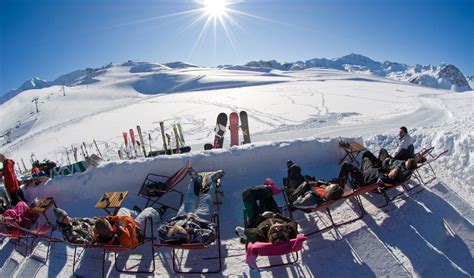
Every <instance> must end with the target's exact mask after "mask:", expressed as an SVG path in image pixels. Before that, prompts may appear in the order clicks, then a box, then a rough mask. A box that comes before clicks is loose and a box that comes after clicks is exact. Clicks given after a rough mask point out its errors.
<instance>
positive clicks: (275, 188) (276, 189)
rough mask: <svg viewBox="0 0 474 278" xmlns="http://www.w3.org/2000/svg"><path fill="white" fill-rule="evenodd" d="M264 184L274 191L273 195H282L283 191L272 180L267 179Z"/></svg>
mask: <svg viewBox="0 0 474 278" xmlns="http://www.w3.org/2000/svg"><path fill="white" fill-rule="evenodd" d="M264 184H265V185H266V186H268V187H270V188H271V189H272V193H273V195H278V194H280V193H281V189H280V187H279V186H278V184H276V183H274V182H273V181H272V179H270V178H266V179H265V182H264Z"/></svg>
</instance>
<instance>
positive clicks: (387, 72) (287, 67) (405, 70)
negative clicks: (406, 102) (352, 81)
mask: <svg viewBox="0 0 474 278" xmlns="http://www.w3.org/2000/svg"><path fill="white" fill-rule="evenodd" d="M112 66H114V65H113V64H108V65H106V66H103V67H100V68H86V69H83V70H76V71H73V72H71V73H68V74H65V75H61V76H59V77H58V78H56V79H55V80H53V81H46V80H44V79H42V78H40V77H35V78H33V79H31V80H27V81H25V82H24V83H23V84H22V85H21V86H20V87H18V88H17V89H14V90H11V91H9V92H7V93H6V94H4V95H3V96H1V97H0V104H2V103H5V102H6V101H8V100H9V99H11V98H13V97H14V96H16V95H18V94H19V93H21V92H23V91H26V90H31V89H41V88H46V87H50V86H54V85H64V86H77V85H87V84H92V83H95V82H97V81H98V79H97V77H98V76H100V75H101V74H103V73H105V72H107V70H108V69H109V68H111V67H112ZM121 66H132V69H131V71H130V72H131V73H134V72H149V71H154V70H171V69H182V68H196V67H199V66H197V65H193V64H189V63H185V62H172V63H167V64H163V65H162V64H154V63H147V62H134V61H128V62H126V63H123V64H121ZM218 68H220V69H232V70H250V71H263V72H270V71H271V70H273V69H276V70H281V71H298V70H305V69H309V68H329V69H336V70H341V71H347V72H356V73H366V74H373V75H377V76H382V77H386V78H390V79H394V80H399V81H402V82H409V83H413V84H418V85H421V86H427V87H432V88H438V89H445V90H452V91H455V92H464V91H470V90H472V88H471V85H470V84H469V83H470V82H471V84H472V82H473V80H474V77H473V76H465V75H464V74H463V73H462V72H461V71H460V70H459V69H458V68H457V67H456V66H454V65H451V64H448V65H446V64H442V65H440V66H432V65H426V66H422V65H418V64H417V65H414V66H410V65H407V64H402V63H397V62H390V61H385V62H377V61H374V60H372V59H371V58H369V57H366V56H363V55H360V54H354V53H352V54H349V55H346V56H343V57H341V58H334V59H326V58H314V59H311V60H307V61H297V62H285V63H280V62H278V61H276V60H270V61H262V60H259V61H251V62H248V63H247V64H245V65H243V66H234V65H225V66H219V67H218Z"/></svg>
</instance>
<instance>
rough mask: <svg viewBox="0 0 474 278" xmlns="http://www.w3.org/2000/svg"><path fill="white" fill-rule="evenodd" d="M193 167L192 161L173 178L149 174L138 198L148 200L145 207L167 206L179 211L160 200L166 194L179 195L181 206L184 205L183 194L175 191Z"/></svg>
mask: <svg viewBox="0 0 474 278" xmlns="http://www.w3.org/2000/svg"><path fill="white" fill-rule="evenodd" d="M190 166H191V161H188V162H187V163H186V164H185V165H183V167H181V168H180V169H179V170H178V171H177V172H176V173H174V174H173V175H172V176H165V175H159V174H148V175H147V176H146V178H145V180H144V181H143V184H142V187H141V188H140V190H139V191H138V196H141V197H143V198H145V199H147V202H146V204H145V207H153V206H154V205H155V204H160V205H162V206H167V207H168V208H170V209H173V210H176V211H178V209H177V208H174V207H170V206H168V205H165V204H163V203H161V202H160V201H159V200H160V198H161V197H163V195H165V193H168V192H174V193H176V194H178V195H179V205H178V207H179V206H180V205H181V204H182V203H183V193H181V192H179V191H177V190H175V189H173V188H174V187H175V186H176V185H178V184H179V183H180V182H181V181H182V180H183V179H184V178H185V177H186V175H187V173H188V168H189V167H190Z"/></svg>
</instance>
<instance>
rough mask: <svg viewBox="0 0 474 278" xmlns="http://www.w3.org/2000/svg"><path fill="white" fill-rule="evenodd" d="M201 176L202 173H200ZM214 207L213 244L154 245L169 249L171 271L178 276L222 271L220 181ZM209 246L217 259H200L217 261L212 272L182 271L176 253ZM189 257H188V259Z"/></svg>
mask: <svg viewBox="0 0 474 278" xmlns="http://www.w3.org/2000/svg"><path fill="white" fill-rule="evenodd" d="M200 174H202V173H200ZM214 195H215V199H214V205H215V206H216V208H217V211H216V212H214V214H213V215H212V218H211V222H213V223H215V224H216V242H213V243H211V244H202V243H190V244H169V243H164V242H161V243H155V244H154V246H155V247H158V248H159V247H164V248H170V249H171V250H172V260H173V270H174V272H176V273H180V274H208V273H209V274H211V273H220V272H221V270H222V253H221V232H220V221H219V207H220V204H221V203H222V202H221V201H220V200H219V196H222V195H223V192H222V191H221V180H220V179H219V180H218V181H217V184H216V187H215V190H214ZM211 245H214V246H215V248H216V249H217V253H218V256H217V257H207V258H202V259H203V260H217V261H218V263H219V265H218V267H216V269H214V270H207V271H193V270H190V271H185V270H183V267H182V260H181V261H179V258H178V251H181V254H183V253H184V251H185V250H187V251H188V253H189V252H192V251H195V250H205V249H209V248H211ZM189 257H190V256H188V258H189Z"/></svg>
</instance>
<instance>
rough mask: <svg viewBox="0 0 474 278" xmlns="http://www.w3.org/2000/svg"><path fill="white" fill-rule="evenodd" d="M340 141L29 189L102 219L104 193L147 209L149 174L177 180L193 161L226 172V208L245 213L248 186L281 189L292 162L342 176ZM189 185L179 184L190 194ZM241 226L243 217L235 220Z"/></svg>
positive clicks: (129, 165)
mask: <svg viewBox="0 0 474 278" xmlns="http://www.w3.org/2000/svg"><path fill="white" fill-rule="evenodd" d="M337 142H338V140H337V139H315V138H308V139H301V140H292V141H280V142H273V143H269V142H267V143H265V142H263V143H258V144H250V145H246V146H241V147H234V148H231V149H228V150H213V151H202V152H198V153H192V154H191V153H188V154H181V155H173V156H159V157H156V158H150V159H142V160H136V161H123V162H109V163H103V164H101V165H100V166H99V167H97V168H91V169H89V170H87V171H86V172H84V173H82V174H76V175H73V176H64V177H57V178H54V179H52V180H50V181H48V182H47V183H46V184H44V185H41V186H38V187H34V188H29V189H27V190H26V191H25V193H26V196H27V198H29V199H31V198H34V196H40V197H49V196H54V198H55V200H56V203H57V204H58V206H60V207H63V208H65V209H66V210H67V211H69V212H70V213H71V215H74V216H93V215H100V214H101V212H100V211H97V210H96V209H95V208H94V205H95V203H96V202H97V201H98V199H99V198H100V197H101V196H102V194H103V193H104V192H109V191H129V196H128V197H127V199H126V204H125V205H126V206H133V204H137V203H139V204H140V205H143V204H142V201H143V199H140V198H138V197H137V196H136V194H137V193H138V190H139V189H140V187H141V184H142V182H143V180H144V179H145V177H146V175H147V174H148V173H156V174H162V175H172V174H173V173H174V172H175V171H177V170H178V169H179V168H180V167H182V165H184V164H185V163H186V162H187V161H188V160H191V164H192V166H193V167H194V168H195V169H196V170H197V171H211V170H219V169H222V170H224V171H225V172H226V175H225V177H224V179H223V186H224V187H223V190H224V191H225V192H226V191H227V192H228V193H229V194H228V195H225V197H224V207H227V206H228V209H232V206H236V205H237V206H239V207H241V201H240V200H241V197H240V192H242V191H243V189H245V188H246V187H248V186H252V185H257V184H263V180H264V179H265V178H266V177H270V178H272V179H273V180H274V181H275V182H277V183H280V184H281V182H280V181H281V180H282V178H283V177H284V176H285V175H286V161H287V160H288V159H291V160H293V162H295V163H298V164H300V165H301V166H302V167H303V170H304V171H305V173H308V174H311V175H314V176H318V177H324V178H332V177H335V176H336V175H337V173H338V159H339V158H341V157H342V153H341V149H340V148H339V147H338V143H337ZM186 185H187V183H186V182H183V183H181V184H180V187H179V189H181V190H183V191H184V190H185V188H186ZM236 217H238V218H236V219H234V220H236V221H241V214H237V215H236Z"/></svg>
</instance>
